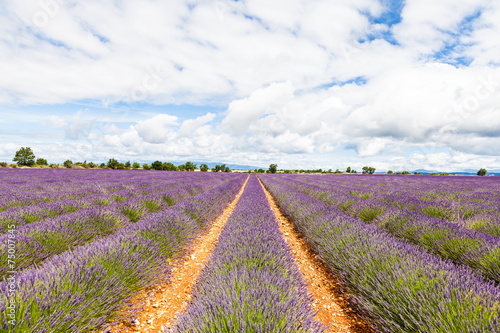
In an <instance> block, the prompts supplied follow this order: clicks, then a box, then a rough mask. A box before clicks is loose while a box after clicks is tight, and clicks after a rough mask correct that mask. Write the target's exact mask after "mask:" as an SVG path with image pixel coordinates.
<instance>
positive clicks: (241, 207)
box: [173, 176, 325, 333]
mask: <svg viewBox="0 0 500 333" xmlns="http://www.w3.org/2000/svg"><path fill="white" fill-rule="evenodd" d="M311 302H312V296H311V295H310V294H309V292H308V291H307V289H306V285H305V282H304V281H303V279H302V275H301V274H300V272H299V270H298V268H297V266H296V265H295V264H294V261H293V257H292V254H291V253H290V248H289V247H288V245H287V244H286V242H285V241H284V239H283V238H282V236H281V233H280V230H279V227H278V222H277V220H276V217H275V216H274V213H273V212H272V211H271V209H270V207H269V204H268V202H267V199H266V196H265V194H264V191H263V190H262V186H261V185H260V183H259V182H258V180H257V178H256V177H255V176H251V178H250V179H249V181H248V183H247V186H246V188H245V191H244V192H243V195H242V196H241V198H240V201H239V202H238V204H237V206H236V208H235V210H234V211H233V213H232V215H231V217H230V218H229V220H228V222H227V225H226V226H225V228H224V229H223V231H222V233H221V236H220V238H219V241H218V244H217V246H216V248H215V250H214V252H213V253H212V255H211V257H210V260H209V262H208V265H207V267H206V268H204V269H203V271H202V273H201V276H200V279H199V281H198V284H197V288H196V289H195V291H194V293H193V301H192V302H191V304H190V305H189V306H188V309H187V312H186V313H185V314H184V315H182V316H181V317H180V319H179V321H178V324H177V327H176V328H175V329H174V330H173V331H175V332H262V333H264V332H324V330H325V328H324V327H322V326H321V325H320V324H319V323H317V322H314V321H313V316H314V314H315V312H314V310H313V309H312V308H311V306H310V304H311Z"/></svg>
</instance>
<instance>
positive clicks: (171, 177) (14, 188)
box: [0, 169, 189, 212]
mask: <svg viewBox="0 0 500 333" xmlns="http://www.w3.org/2000/svg"><path fill="white" fill-rule="evenodd" d="M107 171H108V172H107ZM2 175H3V176H4V177H1V176H2ZM7 175H8V176H10V177H6V176H7ZM124 176H125V174H124V173H123V172H118V171H117V172H116V173H110V172H109V170H85V171H79V170H42V169H39V170H30V171H28V170H16V169H14V170H2V171H1V172H0V182H1V184H2V185H1V186H2V188H1V191H0V212H2V211H8V210H9V209H15V208H18V207H25V206H31V205H36V204H41V203H44V202H56V201H59V200H64V199H68V198H84V197H87V196H93V195H98V194H114V192H115V193H116V192H118V193H120V192H124V191H125V192H126V191H127V190H128V191H129V193H132V194H133V193H137V192H138V191H135V189H137V188H141V190H146V189H147V188H148V187H154V186H163V188H164V189H165V187H166V186H168V184H169V183H174V184H176V183H179V181H186V180H188V179H186V176H187V175H180V174H179V173H177V174H176V173H169V174H167V175H160V176H159V175H158V174H154V175H153V174H151V173H147V172H140V171H130V172H129V173H128V174H127V175H126V178H124ZM148 176H149V177H148ZM187 177H188V178H189V176H187ZM6 178H12V179H11V180H10V181H8V180H6ZM130 190H133V191H130Z"/></svg>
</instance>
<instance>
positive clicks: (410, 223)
mask: <svg viewBox="0 0 500 333" xmlns="http://www.w3.org/2000/svg"><path fill="white" fill-rule="evenodd" d="M285 183H287V182H286V181H285ZM299 187H300V188H301V191H305V192H308V193H309V194H311V195H313V196H315V197H319V198H321V199H322V201H324V202H326V203H332V201H335V206H336V207H337V208H340V209H341V210H343V211H344V212H346V213H347V214H349V215H351V216H353V217H355V218H360V219H361V220H363V221H364V222H368V223H374V224H375V225H377V226H378V227H380V228H383V229H385V230H387V231H388V232H390V233H391V234H392V235H394V236H396V237H399V238H403V239H406V240H408V241H410V242H412V243H414V244H417V245H420V246H423V247H424V248H426V249H428V250H430V251H431V252H433V253H434V254H436V255H438V256H440V257H442V258H443V259H450V260H452V261H454V262H456V263H458V264H463V265H468V266H470V267H471V268H473V269H474V270H476V271H477V272H478V273H481V274H482V275H484V276H485V277H487V278H490V279H492V280H494V281H496V282H500V256H499V254H500V239H499V238H498V237H494V236H491V235H488V234H485V233H482V232H477V231H474V230H469V229H467V228H464V227H463V226H461V225H459V224H456V223H452V222H448V221H447V220H443V219H439V218H434V217H429V216H428V215H426V214H423V213H421V212H415V211H409V210H406V209H395V208H393V207H383V206H381V205H379V204H378V203H377V202H375V203H374V202H372V201H369V200H362V201H359V202H352V200H351V199H350V198H349V197H348V196H345V195H344V196H336V197H334V195H332V194H331V193H326V194H325V193H324V192H323V193H322V194H319V192H315V191H314V185H307V186H299Z"/></svg>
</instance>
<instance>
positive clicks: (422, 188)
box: [295, 176, 500, 236]
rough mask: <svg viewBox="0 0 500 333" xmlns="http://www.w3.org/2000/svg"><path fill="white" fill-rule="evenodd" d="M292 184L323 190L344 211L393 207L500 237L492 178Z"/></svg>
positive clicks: (499, 193)
mask: <svg viewBox="0 0 500 333" xmlns="http://www.w3.org/2000/svg"><path fill="white" fill-rule="evenodd" d="M295 182H297V183H302V184H304V182H307V185H308V186H315V187H316V188H317V189H318V191H319V192H321V191H327V192H328V193H329V195H328V197H329V200H332V203H335V202H337V201H338V200H339V199H340V200H341V201H343V202H344V203H345V202H347V203H349V205H352V207H345V208H346V209H347V208H355V206H356V205H357V204H358V203H362V204H363V203H364V204H366V203H370V205H372V206H374V207H375V206H376V207H378V209H379V210H387V209H391V208H394V207H396V208H398V209H403V210H411V211H416V212H421V213H423V214H425V215H428V216H430V217H435V218H440V219H445V220H448V221H450V222H454V223H457V224H459V225H461V226H463V227H465V228H468V229H475V230H478V231H481V232H485V233H489V234H492V235H494V236H500V182H499V181H498V179H497V178H494V177H491V178H478V177H449V178H445V177H439V178H436V177H432V176H407V177H397V176H326V177H317V176H309V177H307V176H302V177H296V178H295Z"/></svg>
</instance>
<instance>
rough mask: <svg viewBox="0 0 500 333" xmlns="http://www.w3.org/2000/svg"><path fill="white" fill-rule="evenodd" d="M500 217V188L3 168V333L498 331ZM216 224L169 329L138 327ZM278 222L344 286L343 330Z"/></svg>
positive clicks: (430, 179)
mask: <svg viewBox="0 0 500 333" xmlns="http://www.w3.org/2000/svg"><path fill="white" fill-rule="evenodd" d="M266 190H267V191H269V193H270V194H271V195H272V197H273V199H274V200H275V201H276V205H277V207H278V208H279V209H280V210H281V212H282V213H283V214H284V217H285V219H286V218H287V219H288V220H286V221H284V220H283V219H281V218H279V217H278V215H276V212H273V210H272V209H271V206H270V201H268V200H270V199H269V198H266V192H265V191H266ZM238 193H240V194H238ZM499 204H500V180H497V178H496V177H488V178H485V177H481V178H479V177H436V176H388V175H387V176H386V175H366V176H365V175H356V176H354V175H278V174H259V175H258V177H257V176H255V175H250V176H248V175H246V174H232V173H205V172H166V171H165V172H160V171H130V170H123V171H122V170H49V169H45V170H0V232H1V233H0V239H1V240H2V241H1V242H0V249H1V251H0V255H1V257H0V263H1V265H0V276H1V277H2V280H3V282H0V313H1V314H0V316H1V317H0V318H1V321H0V325H1V327H0V328H1V329H2V330H3V331H6V332H105V331H106V328H107V332H117V331H118V330H115V329H114V326H113V325H116V324H118V323H125V322H128V323H129V324H130V317H132V318H135V317H137V318H141V319H140V320H141V321H142V322H139V321H137V323H133V324H132V325H128V326H127V327H125V328H123V329H124V330H125V329H126V330H130V331H131V332H138V331H140V332H155V333H156V332H158V331H161V332H165V333H166V332H337V331H338V332H373V331H376V332H443V333H444V332H500V323H499V321H498V319H499V304H500V288H499V286H498V283H499V282H500V266H499V264H500V259H499V258H500V248H499V246H500V238H499V236H500V205H499ZM228 207H231V209H230V210H228ZM223 212H224V214H227V217H226V218H225V219H224V221H223V222H221V223H220V225H219V227H220V235H219V234H217V236H213V237H215V240H214V241H213V243H214V244H213V245H214V246H213V248H210V250H206V249H205V250H203V249H201V252H203V251H205V252H206V258H205V259H203V260H200V261H198V262H197V263H196V265H197V267H198V268H197V269H195V270H196V271H197V272H196V273H197V274H196V276H194V275H193V274H192V271H191V273H190V275H193V277H192V279H193V281H192V282H193V283H192V289H184V290H185V291H184V292H182V295H179V297H178V298H183V299H184V298H185V302H184V303H183V304H184V305H182V304H181V302H179V309H181V308H182V311H179V314H178V316H177V317H176V320H175V323H174V324H173V325H172V326H168V327H166V326H163V327H162V325H160V326H153V323H152V321H151V325H149V324H145V323H144V320H143V319H142V318H147V316H146V315H145V314H144V315H143V316H142V317H141V311H142V312H144V311H145V310H144V309H149V310H151V311H152V310H153V308H155V309H156V310H155V311H157V310H161V307H168V306H169V304H165V303H159V304H162V305H156V306H154V307H153V306H147V305H146V306H144V304H135V303H134V302H133V300H134V297H135V296H136V295H137V294H138V293H140V292H144V290H149V289H148V288H152V287H154V286H156V285H161V286H162V288H163V287H165V288H167V289H168V286H169V285H170V284H172V283H173V281H175V280H176V278H177V277H178V275H177V274H178V271H179V269H178V266H176V265H177V263H176V264H174V262H177V261H178V260H179V259H180V258H181V259H182V258H187V259H182V260H181V263H180V264H179V265H182V264H184V265H194V264H193V263H192V262H190V261H189V260H188V259H189V258H191V259H194V258H195V257H196V256H199V254H198V252H193V248H196V246H197V244H198V243H201V242H202V241H203V239H204V238H206V237H207V235H209V234H210V232H209V231H210V230H212V229H213V228H214V226H213V225H214V223H215V222H214V221H216V220H218V219H219V218H220V217H221V216H222V215H223ZM280 221H281V222H280ZM280 223H281V224H286V223H291V226H293V229H295V231H296V232H298V234H299V235H300V237H302V238H303V240H304V242H305V244H306V246H307V248H308V249H310V250H312V251H313V253H314V256H315V257H317V260H318V261H319V262H321V263H322V264H324V265H326V268H327V269H328V270H329V271H330V272H331V273H332V276H334V277H332V279H335V283H338V284H340V285H341V289H342V293H343V295H342V296H341V297H339V295H333V294H325V295H327V296H326V297H329V298H331V301H332V302H334V303H335V302H336V303H338V304H341V305H338V306H337V307H335V309H334V307H332V308H331V310H330V306H329V305H328V307H326V306H324V307H325V308H322V309H321V311H322V312H321V313H325V312H326V315H328V313H329V314H330V315H331V316H332V317H336V318H340V317H342V316H344V315H345V316H347V317H346V319H345V320H344V321H341V320H338V321H334V320H333V321H332V320H330V321H327V322H325V321H324V320H323V319H321V320H320V319H319V315H318V309H317V308H316V306H317V304H318V301H319V300H317V299H315V297H316V298H317V296H315V295H317V294H316V293H312V292H311V289H310V288H311V286H310V284H311V283H309V282H307V281H309V280H306V279H305V276H306V274H305V271H304V270H305V269H307V270H313V271H314V270H316V269H317V268H316V267H312V266H311V264H306V265H305V264H304V263H303V262H302V258H300V257H299V254H298V251H297V250H294V249H293V248H292V247H291V245H290V243H289V242H290V237H291V236H290V235H288V232H287V231H283V230H284V229H280V228H282V226H280ZM10 244H15V245H10ZM13 255H14V256H13ZM9 256H11V257H9ZM12 256H13V257H12ZM186 279H187V278H186ZM332 283H333V281H332ZM190 288H191V287H190ZM325 292H329V291H325ZM186 294H189V295H186ZM328 295H330V296H328ZM131 300H132V302H131ZM323 304H325V303H323ZM181 306H182V307H181ZM12 308H14V311H11V310H10V309H12ZM158 308H159V309H158ZM350 308H353V309H354V310H353V314H341V313H342V312H349V311H346V309H350ZM124 309H128V310H127V311H124ZM149 310H148V311H149ZM11 313H12V314H13V316H14V319H12V316H9V314H11ZM156 313H157V314H158V313H160V314H159V315H161V313H164V311H160V312H158V311H157V312H156ZM155 319H157V321H160V319H159V318H155ZM12 323H15V325H13V324H12ZM110 324H113V325H112V326H110ZM328 324H331V326H330V327H328ZM344 324H345V327H344V326H343V325H344ZM134 325H135V326H134ZM139 325H140V326H139ZM148 325H149V326H148ZM153 327H155V328H154V330H153Z"/></svg>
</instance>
